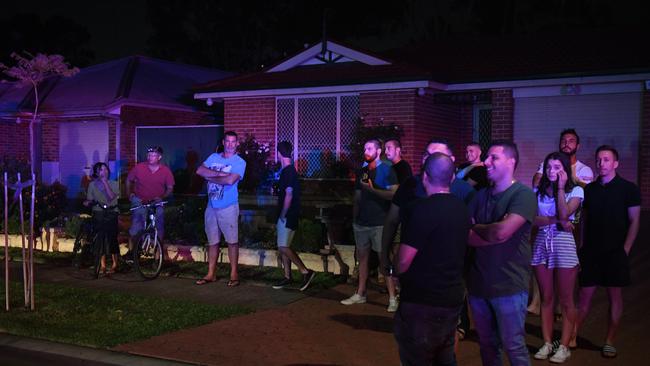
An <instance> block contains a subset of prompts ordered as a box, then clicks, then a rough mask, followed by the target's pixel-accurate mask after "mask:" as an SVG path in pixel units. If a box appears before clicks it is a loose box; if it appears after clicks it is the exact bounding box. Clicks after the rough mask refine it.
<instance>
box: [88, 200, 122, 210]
mask: <svg viewBox="0 0 650 366" xmlns="http://www.w3.org/2000/svg"><path fill="white" fill-rule="evenodd" d="M88 207H90V208H92V207H99V208H101V209H102V210H112V209H115V208H117V205H114V206H109V205H107V204H105V203H101V202H99V201H95V200H92V201H90V202H89V203H88Z"/></svg>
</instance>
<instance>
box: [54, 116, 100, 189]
mask: <svg viewBox="0 0 650 366" xmlns="http://www.w3.org/2000/svg"><path fill="white" fill-rule="evenodd" d="M98 161H104V162H107V161H108V122H106V121H93V122H65V123H60V124H59V169H60V174H61V181H62V183H63V184H64V185H65V186H67V187H68V197H77V196H78V195H79V193H80V192H81V191H82V187H81V178H82V177H83V176H84V174H85V173H84V168H86V167H92V165H93V164H94V163H96V162H98Z"/></svg>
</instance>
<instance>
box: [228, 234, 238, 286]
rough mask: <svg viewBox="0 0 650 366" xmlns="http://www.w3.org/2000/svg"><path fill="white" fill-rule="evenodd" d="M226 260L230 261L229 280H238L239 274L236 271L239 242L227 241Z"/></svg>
mask: <svg viewBox="0 0 650 366" xmlns="http://www.w3.org/2000/svg"><path fill="white" fill-rule="evenodd" d="M228 260H229V261H230V280H232V281H235V280H239V274H238V273H237V263H238V262H239V243H228Z"/></svg>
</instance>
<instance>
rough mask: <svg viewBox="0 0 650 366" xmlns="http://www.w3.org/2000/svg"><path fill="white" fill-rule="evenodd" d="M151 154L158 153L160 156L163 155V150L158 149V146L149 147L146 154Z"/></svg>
mask: <svg viewBox="0 0 650 366" xmlns="http://www.w3.org/2000/svg"><path fill="white" fill-rule="evenodd" d="M151 152H154V153H158V154H159V155H162V154H163V148H162V147H160V146H149V147H148V148H147V154H148V153H151Z"/></svg>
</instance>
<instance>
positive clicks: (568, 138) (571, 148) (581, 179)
mask: <svg viewBox="0 0 650 366" xmlns="http://www.w3.org/2000/svg"><path fill="white" fill-rule="evenodd" d="M579 147H580V136H578V133H577V132H576V130H574V129H573V128H567V129H566V130H563V131H562V132H561V133H560V144H559V146H558V150H559V151H561V152H563V153H565V154H567V155H569V158H570V159H571V177H572V178H573V180H574V181H575V182H576V184H578V185H579V186H580V187H582V188H584V187H585V186H586V185H587V184H588V183H591V181H593V180H594V172H593V171H592V170H591V168H590V167H588V166H587V165H586V164H584V163H583V162H581V161H580V160H578V158H577V157H576V153H577V152H578V148H579ZM543 170H544V162H541V163H540V164H539V168H538V169H537V172H536V173H535V175H534V176H533V187H537V186H538V185H539V180H540V179H542V172H543Z"/></svg>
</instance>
